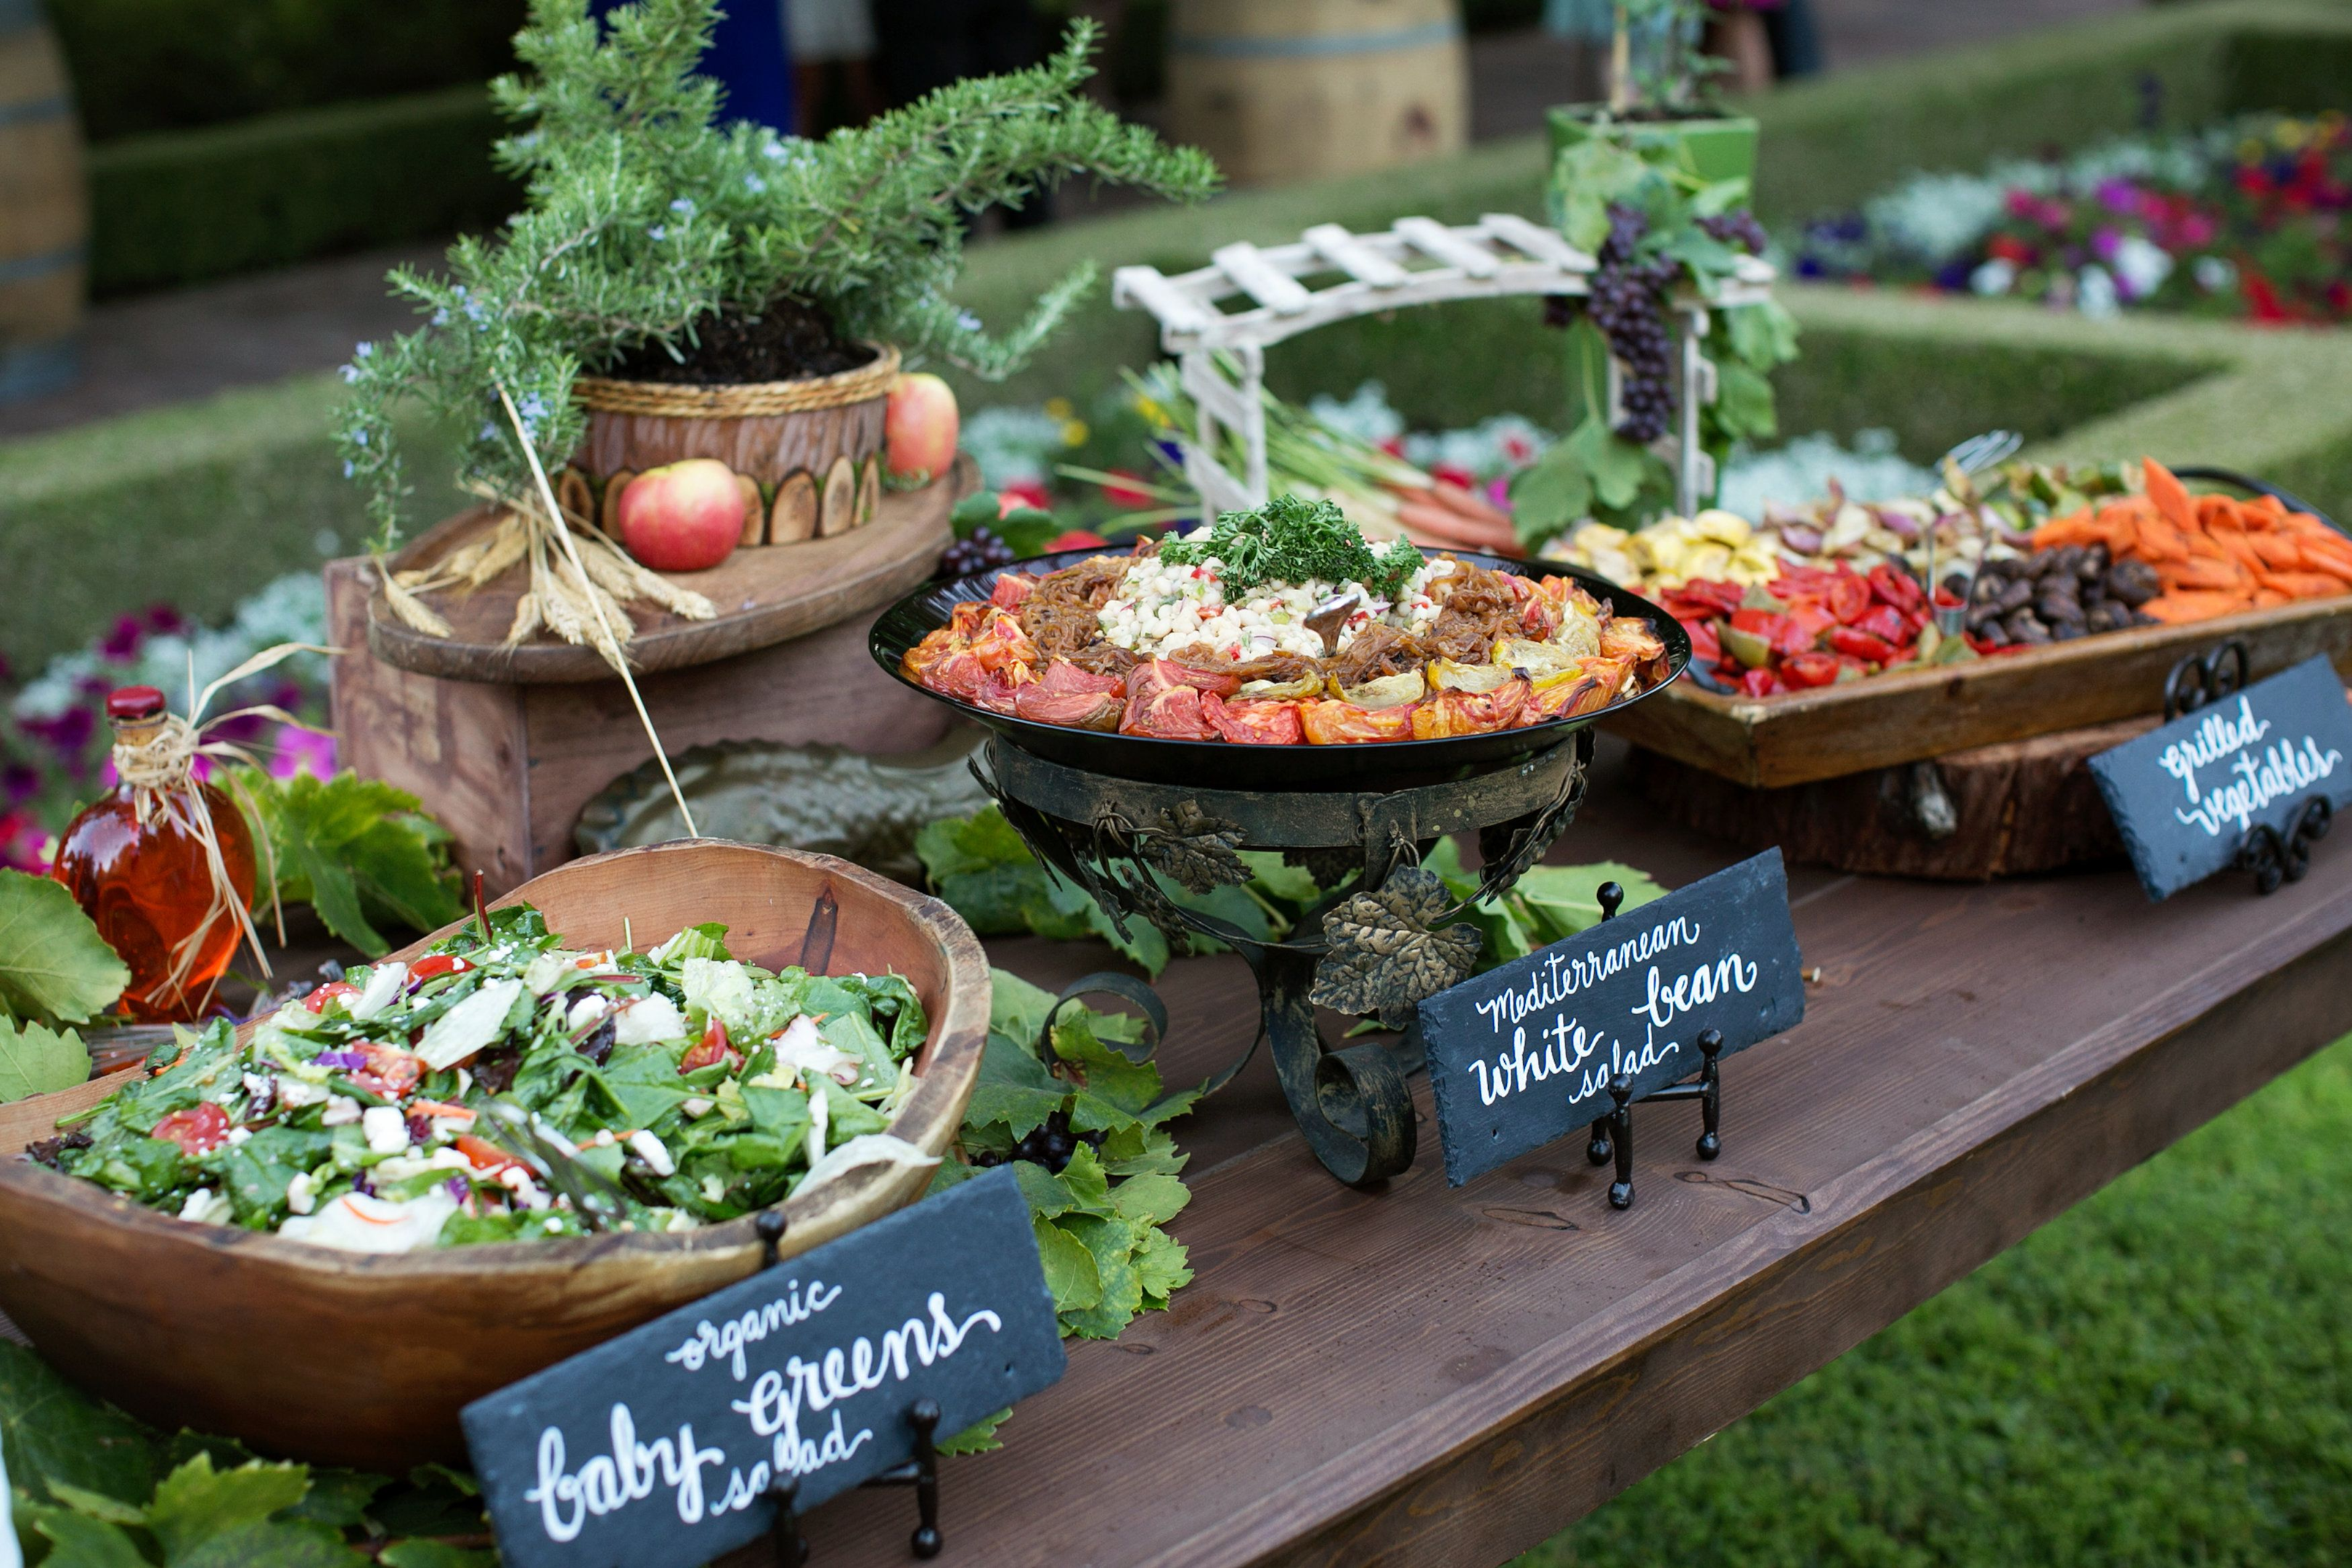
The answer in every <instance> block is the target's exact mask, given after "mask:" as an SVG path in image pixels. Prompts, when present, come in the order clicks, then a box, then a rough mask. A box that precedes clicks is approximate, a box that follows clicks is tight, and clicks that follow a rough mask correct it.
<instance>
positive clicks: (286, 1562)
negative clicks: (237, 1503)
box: [163, 1520, 368, 1568]
mask: <svg viewBox="0 0 2352 1568" xmlns="http://www.w3.org/2000/svg"><path fill="white" fill-rule="evenodd" d="M163 1561H164V1563H165V1565H166V1568H368V1560H367V1559H366V1558H365V1557H363V1556H362V1555H361V1554H360V1553H359V1552H354V1551H352V1549H351V1548H350V1547H348V1546H346V1545H344V1544H343V1538H342V1536H341V1534H340V1533H339V1532H337V1531H332V1530H330V1529H328V1528H327V1527H326V1526H325V1525H323V1524H312V1523H310V1521H307V1520H249V1521H247V1522H245V1523H243V1524H236V1525H231V1526H230V1527H228V1528H227V1529H226V1530H223V1531H217V1532H216V1533H214V1534H211V1535H207V1536H205V1537H204V1538H202V1539H201V1540H199V1541H197V1542H195V1543H194V1545H192V1546H190V1547H189V1548H188V1549H187V1550H186V1551H184V1552H173V1553H171V1554H170V1555H168V1556H166V1557H165V1558H164V1560H163Z"/></svg>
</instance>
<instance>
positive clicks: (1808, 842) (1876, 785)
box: [1631, 692, 2352, 882]
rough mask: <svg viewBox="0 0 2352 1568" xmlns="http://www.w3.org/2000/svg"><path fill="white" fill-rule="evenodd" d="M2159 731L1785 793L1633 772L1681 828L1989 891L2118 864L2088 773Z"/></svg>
mask: <svg viewBox="0 0 2352 1568" xmlns="http://www.w3.org/2000/svg"><path fill="white" fill-rule="evenodd" d="M2346 700H2347V701H2352V692H2347V693H2346ZM2158 722H2159V716H2158V714H2154V713H2150V714H2147V715H2146V716H2145V717H2142V718H2138V719H2119V720H2117V721H2115V722H2114V723H2112V724H2094V725H2091V726H2088V727H2087V728H2084V729H2080V730H2062V731H2059V732H2057V733H2056V734H2052V735H2036V736H2033V737H2032V739H2030V740H2024V741H2003V742H1999V743H1997V744H1994V745H1990V746H1975V747H1971V748H1969V750H1967V751H1961V752H1948V753H1947V754H1945V755H1943V756H1940V757H1932V758H1926V759H1922V760H1920V761H1918V762H1912V763H1899V764H1897V765H1896V766H1894V767H1887V768H1874V769H1871V770H1870V771H1868V772H1866V773H1846V774H1843V775H1841V776H1839V777H1837V778H1832V779H1814V780H1812V781H1811V782H1810V783H1807V784H1784V785H1781V786H1780V787H1779V788H1775V789H1751V788H1749V787H1748V786H1747V785H1745V784H1733V783H1732V782H1731V781H1730V780H1728V779H1726V778H1723V777H1720V776H1719V775H1717V774H1716V773H1709V772H1708V771H1706V769H1705V768H1699V767H1694V766H1692V765H1691V764H1690V763H1685V762H1681V761H1678V760H1676V759H1675V758H1673V757H1669V756H1664V755H1662V754H1661V753H1659V752H1652V751H1646V750H1643V748H1641V747H1639V746H1636V747H1634V748H1633V752H1632V757H1631V768H1632V773H1633V777H1634V779H1635V780H1637V781H1638V788H1639V789H1640V791H1641V794H1642V797H1643V799H1644V800H1646V801H1648V802H1649V803H1650V804H1651V805H1654V807H1656V809H1657V810H1658V811H1659V812H1660V814H1662V815H1663V816H1665V817H1667V818H1668V819H1669V820H1671V821H1674V822H1676V823H1679V824H1681V825H1682V826H1685V827H1688V828H1692V829H1694V830H1696V831H1697V832H1700V833H1704V834H1706V836H1707V837H1710V838H1717V839H1722V840H1725V841H1727V842H1728V843H1732V844H1738V845H1740V846H1742V847H1745V848H1748V849H1761V848H1764V847H1767V846H1768V845H1774V844H1777V845H1779V846H1780V853H1781V854H1782V855H1784V856H1786V857H1787V858H1788V859H1789V861H1790V864H1791V865H1800V866H1828V867H1832V868H1835V869H1837V870H1840V871H1851V872H1854V873H1856V874H1858V875H1862V876H1884V877H1924V878H1927V879H1933V880H1937V881H1956V882H1986V881H1990V880H1992V879H1994V878H1996V877H2027V876H2032V875H2034V874H2036V873H2038V872H2043V871H2058V870H2063V869H2065V868H2069V867H2078V866H2092V865H2100V864H2105V863H2107V862H2111V861H2119V860H2120V859H2121V858H2122V857H2123V853H2124V845H2123V839H2122V838H2121V837H2119V836H2118V835H2117V833H2116V825H2115V819H2114V817H2113V816H2110V815H2109V814H2108V811H2107V803H2106V801H2105V799H2104V798H2103V797H2102V796H2101V795H2100V794H2099V786H2098V783H2097V781H2096V780H2095V779H2094V778H2093V777H2092V775H2091V770H2090V769H2089V768H2087V767H2085V766H2084V763H2087V762H2089V761H2090V759H2091V758H2093V757H2095V756H2097V755H2098V754H2099V753H2100V752H2105V751H2109V750H2112V749H2113V748H2115V747H2116V746H2120V745H2122V744H2123V743H2124V742H2126V741H2133V740H2137V739H2138V738H2139V737H2140V736H2142V735H2145V734H2147V732H2148V731H2150V730H2153V729H2155V728H2156V727H2157V724H2158Z"/></svg>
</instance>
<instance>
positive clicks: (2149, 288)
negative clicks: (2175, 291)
mask: <svg viewBox="0 0 2352 1568" xmlns="http://www.w3.org/2000/svg"><path fill="white" fill-rule="evenodd" d="M2171 276H2172V257H2171V255H2170V254H2169V253H2168V252H2167V251H2166V250H2165V249H2164V247H2161V246H2159V245H2158V244H2156V243H2155V242H2154V241H2152V240H2149V239H2147V238H2145V237H2141V236H2139V235H2137V234H2130V235H2126V236H2125V237H2123V239H2122V240H2121V241H2120V242H2118V243H2117V245H2116V279H2117V280H2118V281H2120V282H2121V283H2122V284H2123V286H2124V288H2125V289H2126V291H2128V292H2129V294H2130V296H2131V298H2133V299H2135V300H2145V299H2147V297H2148V296H2149V295H2150V294H2153V293H2155V292H2156V291H2157V290H2158V289H2161V288H2162V287H2164V280H2165V279H2167V278H2169V277H2171Z"/></svg>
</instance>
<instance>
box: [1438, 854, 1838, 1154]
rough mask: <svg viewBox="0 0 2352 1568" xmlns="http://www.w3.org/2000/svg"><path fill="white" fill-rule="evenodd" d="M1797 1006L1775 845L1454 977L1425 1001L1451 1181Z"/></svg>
mask: <svg viewBox="0 0 2352 1568" xmlns="http://www.w3.org/2000/svg"><path fill="white" fill-rule="evenodd" d="M1803 1016H1805V994H1804V986H1803V984H1802V981H1801V976H1800V974H1799V959H1798V955H1797V936H1796V931H1794V929H1793V928H1792V927H1791V926H1790V923H1789V884H1788V879H1787V877H1786V876H1785V875H1784V874H1783V872H1782V870H1781V866H1780V851H1779V850H1778V849H1768V850H1766V851H1765V852H1764V853H1763V854H1761V855H1759V856H1757V857H1756V858H1754V859H1752V860H1745V861H1742V862H1741V863H1740V864H1738V865H1737V866H1734V867H1732V868H1729V869H1728V870H1724V871H1718V872H1717V873H1716V874H1715V875H1714V876H1712V877H1709V878H1707V879H1706V880H1704V881H1701V882H1696V883H1693V884H1692V885H1691V886H1689V887H1687V888H1685V889H1681V890H1680V891H1678V892H1674V893H1669V894H1667V895H1666V896H1665V897H1664V898H1663V899H1660V900H1656V901H1655V902H1654V903H1647V904H1643V906H1642V907H1641V908H1640V909H1638V910H1628V911H1627V912H1626V913H1625V914H1623V915H1622V916H1620V917H1618V918H1617V919H1615V920H1611V921H1602V922H1601V924H1599V925H1596V926H1593V927H1591V929H1589V930H1586V931H1580V932H1578V933H1577V934H1576V935H1574V936H1572V937H1570V938H1568V939H1567V940H1566V941H1564V942H1554V943H1553V944H1552V945H1551V946H1549V947H1547V948H1542V949H1539V950H1538V951H1537V952H1531V953H1529V954H1528V956H1527V957H1525V958H1521V959H1517V960H1514V961H1513V962H1511V963H1507V964H1504V965H1502V966H1501V967H1500V968H1496V969H1491V970H1488V971H1487V972H1486V973H1484V974H1481V975H1477V976H1475V977H1474V978H1472V979H1469V980H1465V981H1464V982H1463V983H1462V984H1459V985H1456V986H1454V988H1453V989H1452V990H1449V991H1442V992H1440V993H1438V994H1436V995H1434V996H1433V997H1431V998H1430V999H1429V1000H1428V1001H1426V1002H1423V1004H1422V1005H1421V1032H1422V1039H1423V1045H1424V1047H1426V1050H1427V1053H1428V1061H1429V1079H1430V1083H1431V1086H1432V1087H1433V1089H1435V1091H1436V1095H1437V1124H1438V1133H1439V1136H1440V1138H1441V1139H1442V1141H1443V1142H1444V1147H1445V1179H1446V1181H1447V1182H1448V1183H1449V1184H1452V1185H1454V1186H1460V1185H1461V1184H1463V1183H1465V1182H1467V1181H1469V1180H1470V1179H1471V1178H1473V1177H1474V1176H1481V1175H1484V1174H1485V1173H1487V1172H1488V1171H1491V1170H1493V1169H1495V1168H1496V1166H1498V1165H1501V1164H1504V1163H1507V1162H1508V1161H1511V1160H1515V1159H1517V1158H1518V1156H1520V1155H1521V1154H1524V1153H1526V1152H1528V1151H1529V1150H1531V1149H1536V1148H1540V1147H1541V1146H1542V1145H1544V1144H1546V1143H1549V1142H1552V1141H1553V1140H1554V1139H1557V1138H1562V1137H1565V1136H1567V1135H1568V1134H1569V1133H1570V1132H1572V1131H1579V1130H1580V1129H1582V1128H1583V1127H1585V1126H1587V1125H1589V1124H1590V1123H1591V1122H1592V1121H1595V1120H1597V1119H1598V1118H1600V1117H1602V1116H1605V1115H1607V1114H1608V1113H1609V1112H1610V1111H1611V1110H1613V1109H1614V1103H1613V1102H1612V1100H1611V1099H1610V1094H1609V1086H1610V1084H1611V1083H1612V1081H1613V1080H1614V1079H1617V1078H1618V1077H1620V1076H1621V1075H1622V1076H1623V1077H1625V1078H1627V1079H1631V1080H1632V1085H1633V1099H1634V1100H1639V1099H1641V1098H1642V1097H1643V1095H1646V1094H1649V1093H1652V1092H1654V1091H1655V1090H1657V1089H1664V1088H1665V1087H1666V1086H1667V1085H1669V1084H1672V1083H1675V1082H1677V1081H1679V1080H1680V1079H1685V1078H1688V1077H1690V1076H1691V1075H1692V1074H1693V1073H1695V1072H1696V1071H1698V1069H1699V1067H1700V1052H1699V1048H1698V1045H1697V1039H1698V1035H1699V1031H1701V1030H1702V1029H1715V1030H1717V1031H1720V1033H1721V1034H1722V1036H1723V1047H1722V1054H1723V1055H1725V1056H1729V1055H1731V1054H1732V1053H1733V1052H1735V1051H1740V1050H1745V1049H1746V1048H1747V1047H1749V1046H1752V1045H1755V1044H1757V1043H1758V1042H1759V1041H1761V1040H1769V1039H1770V1038H1771V1037H1773V1036H1775V1035H1778V1034H1780V1033H1782V1032H1783V1031H1785V1030H1787V1029H1790V1028H1791V1027H1793V1026H1795V1025H1796V1024H1797V1022H1798V1020H1800V1019H1801V1018H1802V1017H1803Z"/></svg>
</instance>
